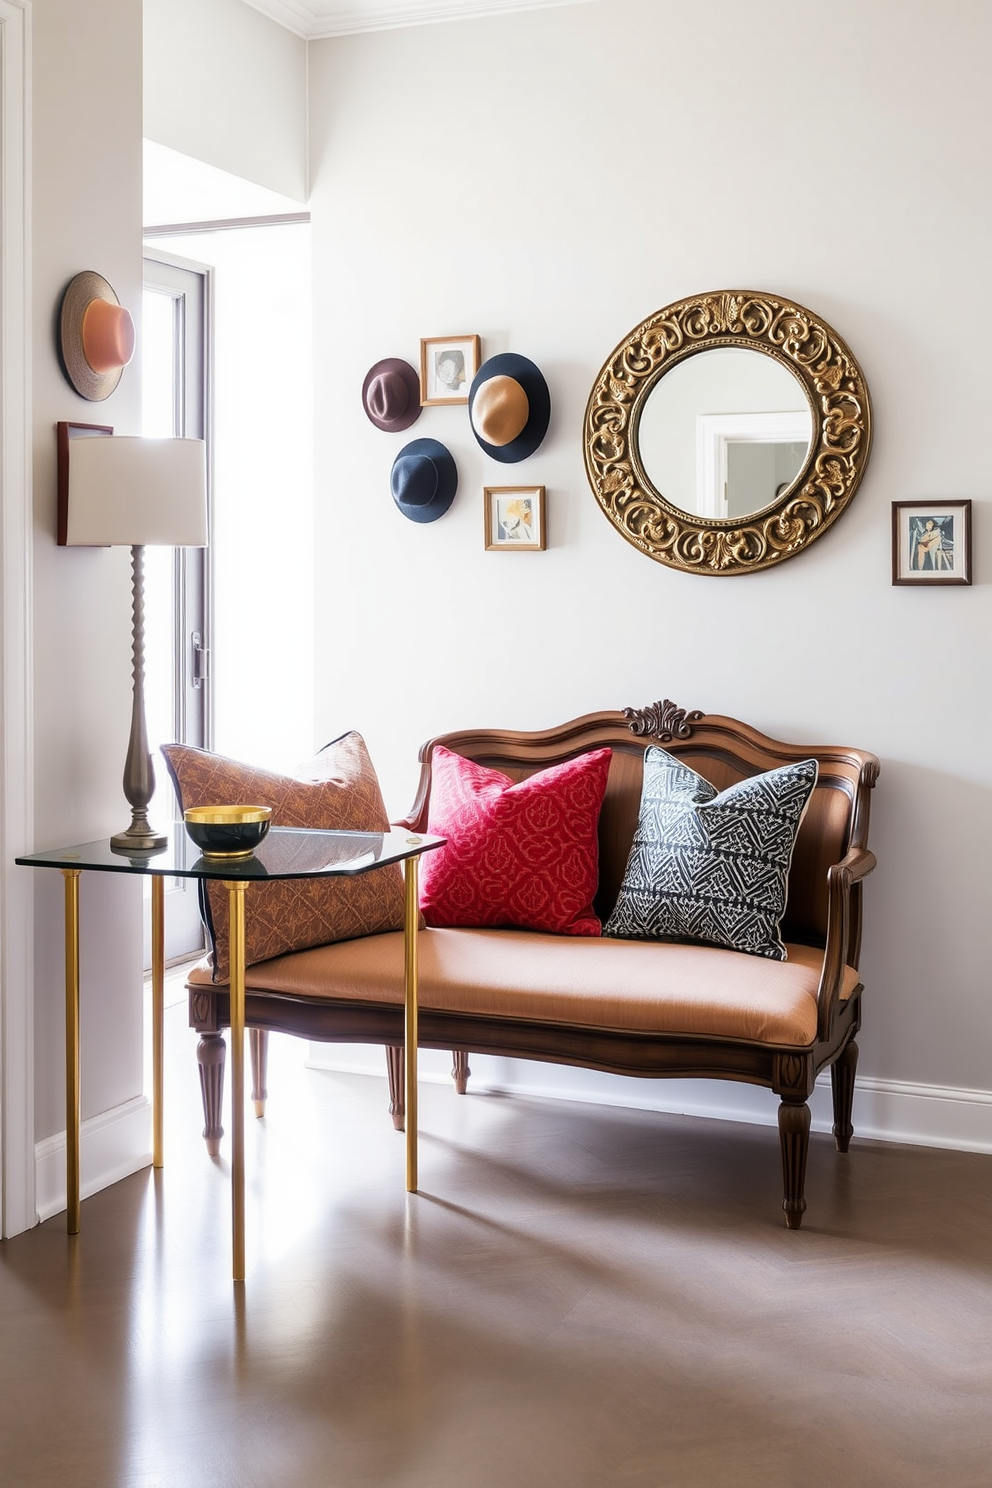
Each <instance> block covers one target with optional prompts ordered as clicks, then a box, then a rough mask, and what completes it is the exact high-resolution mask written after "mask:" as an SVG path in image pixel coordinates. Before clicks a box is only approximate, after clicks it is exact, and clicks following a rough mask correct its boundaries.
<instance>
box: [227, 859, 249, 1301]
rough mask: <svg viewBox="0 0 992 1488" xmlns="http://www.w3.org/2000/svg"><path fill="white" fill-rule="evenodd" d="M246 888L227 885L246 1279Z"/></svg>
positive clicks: (237, 1203) (237, 1247) (236, 1171)
mask: <svg viewBox="0 0 992 1488" xmlns="http://www.w3.org/2000/svg"><path fill="white" fill-rule="evenodd" d="M245 888H246V885H245V883H244V882H241V883H239V882H237V881H236V880H235V881H229V882H228V884H227V891H228V905H229V906H230V946H231V951H230V955H231V977H230V986H231V1219H232V1232H233V1243H232V1250H233V1272H232V1274H233V1276H234V1280H235V1281H244V1279H245Z"/></svg>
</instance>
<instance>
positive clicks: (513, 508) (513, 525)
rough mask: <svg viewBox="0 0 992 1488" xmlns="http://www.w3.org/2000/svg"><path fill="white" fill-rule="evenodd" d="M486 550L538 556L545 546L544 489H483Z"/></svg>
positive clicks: (510, 487) (520, 487)
mask: <svg viewBox="0 0 992 1488" xmlns="http://www.w3.org/2000/svg"><path fill="white" fill-rule="evenodd" d="M484 494H485V498H486V551H487V552H489V553H540V552H543V551H544V549H545V548H546V547H547V537H546V529H545V512H544V508H545V494H544V487H543V486H485V487H484Z"/></svg>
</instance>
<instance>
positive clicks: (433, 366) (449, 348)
mask: <svg viewBox="0 0 992 1488" xmlns="http://www.w3.org/2000/svg"><path fill="white" fill-rule="evenodd" d="M481 361H482V342H481V341H480V340H479V337H478V336H428V337H427V339H426V340H422V341H421V343H420V405H421V407H422V408H429V407H430V406H431V405H432V404H434V403H467V402H468V390H469V388H470V387H471V386H472V379H473V377H474V376H475V374H476V372H478V370H479V364H480V362H481Z"/></svg>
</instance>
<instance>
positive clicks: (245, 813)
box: [183, 806, 272, 826]
mask: <svg viewBox="0 0 992 1488" xmlns="http://www.w3.org/2000/svg"><path fill="white" fill-rule="evenodd" d="M271 815H272V807H271V806H190V807H189V808H188V809H187V810H186V811H184V812H183V820H184V821H188V822H193V823H194V824H199V825H200V826H238V825H240V824H241V823H242V822H264V821H268V820H269V818H270V817H271Z"/></svg>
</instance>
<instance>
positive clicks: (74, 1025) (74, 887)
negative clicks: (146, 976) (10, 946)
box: [62, 868, 79, 1235]
mask: <svg viewBox="0 0 992 1488" xmlns="http://www.w3.org/2000/svg"><path fill="white" fill-rule="evenodd" d="M62 877H63V878H64V880H65V1228H66V1232H67V1234H69V1235H78V1234H79V869H78V868H63V869H62Z"/></svg>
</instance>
